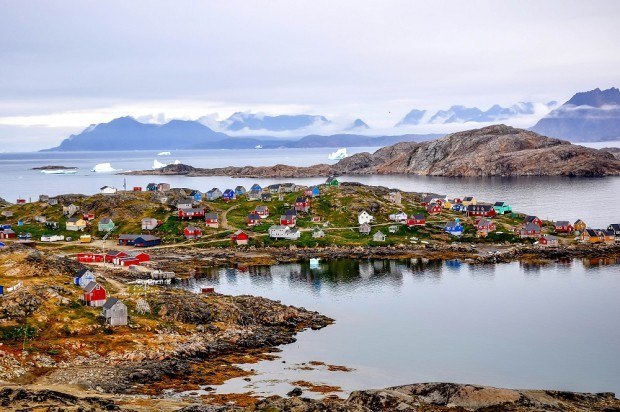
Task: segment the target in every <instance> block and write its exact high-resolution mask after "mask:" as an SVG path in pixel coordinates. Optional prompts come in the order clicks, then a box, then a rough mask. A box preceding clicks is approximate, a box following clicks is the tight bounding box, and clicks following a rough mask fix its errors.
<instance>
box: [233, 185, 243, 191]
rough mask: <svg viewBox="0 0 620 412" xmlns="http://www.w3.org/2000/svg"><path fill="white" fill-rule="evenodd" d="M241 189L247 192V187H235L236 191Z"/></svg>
mask: <svg viewBox="0 0 620 412" xmlns="http://www.w3.org/2000/svg"><path fill="white" fill-rule="evenodd" d="M240 189H243V190H245V187H243V186H241V185H239V186H237V187H235V190H240Z"/></svg>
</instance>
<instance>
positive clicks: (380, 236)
mask: <svg viewBox="0 0 620 412" xmlns="http://www.w3.org/2000/svg"><path fill="white" fill-rule="evenodd" d="M385 237H386V236H385V234H384V233H383V232H382V231H378V232H376V233H375V234H374V235H372V240H374V241H375V242H385Z"/></svg>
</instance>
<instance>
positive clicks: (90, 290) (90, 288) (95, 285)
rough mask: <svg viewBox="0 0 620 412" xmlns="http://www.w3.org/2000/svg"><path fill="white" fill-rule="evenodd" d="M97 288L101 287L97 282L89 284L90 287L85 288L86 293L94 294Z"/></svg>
mask: <svg viewBox="0 0 620 412" xmlns="http://www.w3.org/2000/svg"><path fill="white" fill-rule="evenodd" d="M97 286H99V283H97V282H88V285H86V286H84V292H87V293H88V292H92V291H93V290H94V289H95V287H97Z"/></svg>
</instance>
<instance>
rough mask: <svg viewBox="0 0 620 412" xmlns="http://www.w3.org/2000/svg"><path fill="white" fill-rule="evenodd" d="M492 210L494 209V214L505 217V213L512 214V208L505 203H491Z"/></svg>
mask: <svg viewBox="0 0 620 412" xmlns="http://www.w3.org/2000/svg"><path fill="white" fill-rule="evenodd" d="M493 209H495V213H497V214H498V215H505V214H506V213H511V212H512V207H511V206H510V205H509V204H508V203H506V202H495V203H493Z"/></svg>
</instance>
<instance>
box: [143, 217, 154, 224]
mask: <svg viewBox="0 0 620 412" xmlns="http://www.w3.org/2000/svg"><path fill="white" fill-rule="evenodd" d="M152 221H155V222H157V219H155V218H154V217H145V218H143V219H142V222H149V223H150V222H152Z"/></svg>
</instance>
